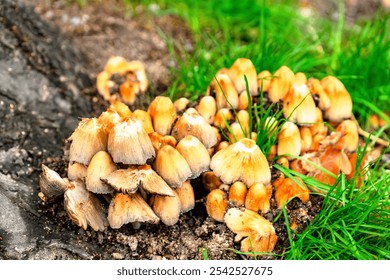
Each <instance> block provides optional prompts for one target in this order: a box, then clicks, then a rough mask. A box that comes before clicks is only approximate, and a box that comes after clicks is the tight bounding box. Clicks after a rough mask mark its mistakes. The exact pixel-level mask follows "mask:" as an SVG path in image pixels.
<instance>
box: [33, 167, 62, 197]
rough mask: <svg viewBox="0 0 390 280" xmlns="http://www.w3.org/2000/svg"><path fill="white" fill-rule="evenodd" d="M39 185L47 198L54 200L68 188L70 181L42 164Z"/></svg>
mask: <svg viewBox="0 0 390 280" xmlns="http://www.w3.org/2000/svg"><path fill="white" fill-rule="evenodd" d="M39 187H40V190H41V192H42V193H43V194H44V195H45V198H46V199H48V200H54V199H56V198H58V197H60V196H62V195H63V194H64V192H65V191H66V190H67V189H68V182H66V181H65V180H64V179H62V178H61V176H60V175H59V174H58V173H57V172H55V171H54V170H52V169H50V168H49V167H47V166H46V165H44V164H42V173H41V174H40V176H39Z"/></svg>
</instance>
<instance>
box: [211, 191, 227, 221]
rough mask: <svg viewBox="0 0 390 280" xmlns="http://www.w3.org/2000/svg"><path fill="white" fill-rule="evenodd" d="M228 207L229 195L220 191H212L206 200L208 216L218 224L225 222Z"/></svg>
mask: <svg viewBox="0 0 390 280" xmlns="http://www.w3.org/2000/svg"><path fill="white" fill-rule="evenodd" d="M227 205H228V200H227V194H226V193H225V192H224V191H223V190H220V189H215V190H212V191H211V192H210V193H209V194H208V195H207V198H206V211H207V214H208V215H209V216H210V217H211V218H213V219H214V220H216V221H218V222H223V217H224V216H225V213H226V208H227Z"/></svg>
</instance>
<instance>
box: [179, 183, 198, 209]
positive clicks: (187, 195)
mask: <svg viewBox="0 0 390 280" xmlns="http://www.w3.org/2000/svg"><path fill="white" fill-rule="evenodd" d="M175 191H176V194H177V196H178V197H179V199H180V209H181V210H180V211H181V213H186V212H188V211H190V210H192V209H194V207H195V194H194V189H193V188H192V185H191V182H190V180H187V181H185V182H184V183H183V184H182V185H181V186H180V187H178V188H176V189H175Z"/></svg>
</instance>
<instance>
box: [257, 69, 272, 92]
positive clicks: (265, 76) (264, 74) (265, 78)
mask: <svg viewBox="0 0 390 280" xmlns="http://www.w3.org/2000/svg"><path fill="white" fill-rule="evenodd" d="M271 78H272V74H271V72H270V71H268V70H263V71H261V72H260V73H259V74H258V75H257V86H258V88H259V92H260V91H261V90H262V91H263V92H268V90H269V87H270V84H271Z"/></svg>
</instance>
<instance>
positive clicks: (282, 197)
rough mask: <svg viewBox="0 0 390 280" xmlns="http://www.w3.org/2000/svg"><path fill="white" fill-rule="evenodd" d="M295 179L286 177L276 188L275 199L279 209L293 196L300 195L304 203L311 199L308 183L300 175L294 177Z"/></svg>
mask: <svg viewBox="0 0 390 280" xmlns="http://www.w3.org/2000/svg"><path fill="white" fill-rule="evenodd" d="M294 179H295V180H294ZM294 179H292V178H286V179H284V180H283V182H282V183H281V184H279V185H278V187H277V188H276V191H275V199H276V202H277V203H278V208H279V209H280V208H282V207H283V205H284V204H286V203H287V201H289V200H290V199H291V198H293V197H298V198H299V199H300V200H301V201H302V202H303V203H306V202H308V201H309V199H310V195H309V193H310V191H309V189H308V188H307V186H306V184H305V183H304V182H303V181H302V179H301V178H299V177H294Z"/></svg>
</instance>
